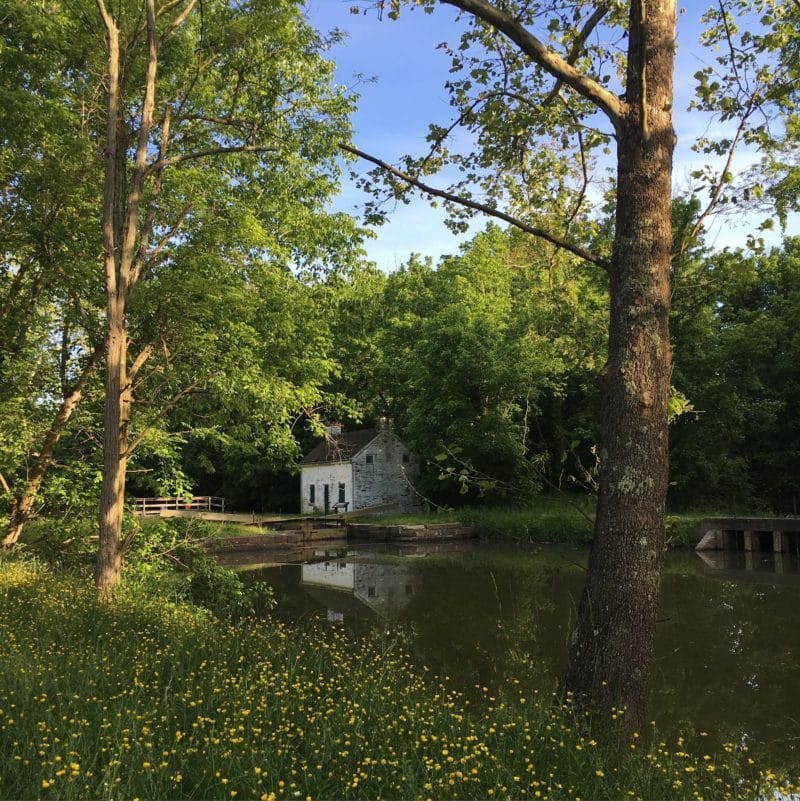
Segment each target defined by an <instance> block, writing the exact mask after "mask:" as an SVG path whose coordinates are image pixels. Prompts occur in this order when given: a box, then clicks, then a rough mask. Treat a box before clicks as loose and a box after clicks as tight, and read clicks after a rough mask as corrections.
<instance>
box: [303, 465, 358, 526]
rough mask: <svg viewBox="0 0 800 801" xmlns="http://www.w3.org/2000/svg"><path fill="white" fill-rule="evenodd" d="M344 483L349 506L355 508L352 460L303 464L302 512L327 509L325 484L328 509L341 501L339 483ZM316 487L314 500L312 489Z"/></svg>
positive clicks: (308, 512)
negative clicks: (326, 495) (326, 491)
mask: <svg viewBox="0 0 800 801" xmlns="http://www.w3.org/2000/svg"><path fill="white" fill-rule="evenodd" d="M340 484H344V499H345V502H346V503H347V508H348V509H352V508H353V470H352V466H351V464H350V462H330V463H328V464H319V465H308V466H305V465H304V466H303V468H302V470H301V471H300V512H301V513H302V514H313V513H314V512H324V511H325V486H326V485H327V486H328V493H329V495H328V510H329V511H330V510H332V509H333V505H334V504H335V503H337V502H338V501H339V485H340ZM312 485H313V487H314V500H313V502H312V501H311V489H310V487H311V486H312Z"/></svg>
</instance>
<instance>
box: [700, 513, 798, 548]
mask: <svg viewBox="0 0 800 801" xmlns="http://www.w3.org/2000/svg"><path fill="white" fill-rule="evenodd" d="M699 533H700V542H699V543H698V544H697V547H696V549H695V550H698V551H745V552H753V551H756V552H760V553H795V554H797V553H800V518H796V517H795V518H791V517H729V518H706V519H704V520H703V521H701V523H700V532H699Z"/></svg>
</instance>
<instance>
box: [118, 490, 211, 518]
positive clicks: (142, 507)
mask: <svg viewBox="0 0 800 801" xmlns="http://www.w3.org/2000/svg"><path fill="white" fill-rule="evenodd" d="M133 511H134V512H136V513H137V514H140V515H157V514H161V512H224V511H225V499H224V498H220V497H218V496H216V495H194V496H192V497H191V498H179V497H174V498H134V499H133Z"/></svg>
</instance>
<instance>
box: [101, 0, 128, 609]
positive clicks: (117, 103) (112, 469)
mask: <svg viewBox="0 0 800 801" xmlns="http://www.w3.org/2000/svg"><path fill="white" fill-rule="evenodd" d="M98 8H99V10H100V14H101V17H102V18H103V22H104V23H105V26H106V33H107V36H108V43H107V44H108V74H107V80H108V89H107V91H108V96H107V99H106V150H105V185H104V188H103V249H104V258H105V279H106V343H105V350H106V380H105V388H106V398H105V415H104V425H103V483H102V489H101V494H100V530H99V543H98V549H97V564H96V571H95V580H96V583H97V589H98V593H99V595H100V598H101V599H103V600H110V599H111V598H112V597H113V595H114V590H115V588H116V586H117V584H118V583H119V581H120V577H121V574H122V554H121V548H120V540H121V534H122V514H123V509H124V500H125V467H126V465H125V463H124V462H123V455H124V453H123V449H124V443H123V442H122V441H121V440H122V434H123V425H122V419H123V416H122V407H121V402H120V400H121V396H122V389H123V387H124V386H125V375H126V361H127V335H126V330H125V329H126V320H125V311H126V309H125V307H126V301H127V287H126V285H125V281H124V276H123V274H122V269H121V267H122V265H121V257H122V253H121V239H122V227H123V226H122V214H121V213H120V203H121V202H122V200H121V195H122V193H121V192H120V184H121V183H122V177H123V176H124V170H125V165H124V162H122V163H121V159H120V149H124V148H125V139H124V136H123V135H122V133H123V131H122V126H121V124H120V119H121V108H122V106H121V98H120V74H119V68H120V64H119V60H120V52H119V30H118V29H117V26H116V24H115V23H114V21H113V19H112V18H111V16H110V14H108V12H107V10H106V8H105V4H104V2H103V0H98Z"/></svg>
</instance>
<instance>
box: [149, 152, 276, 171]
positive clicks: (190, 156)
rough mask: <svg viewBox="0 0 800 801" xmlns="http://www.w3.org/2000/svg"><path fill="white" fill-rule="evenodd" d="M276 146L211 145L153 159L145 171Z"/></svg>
mask: <svg viewBox="0 0 800 801" xmlns="http://www.w3.org/2000/svg"><path fill="white" fill-rule="evenodd" d="M277 152H278V148H277V147H266V146H265V145H233V146H231V147H213V148H211V149H209V150H199V151H197V152H196V153H186V154H184V155H183V156H170V158H168V159H158V161H154V162H153V163H152V164H151V165H150V166H149V167H148V168H147V173H148V175H149V174H150V173H153V172H155V171H156V170H163V169H164V168H165V167H171V166H172V165H174V164H180V163H182V162H184V161H197V160H198V159H204V158H209V157H210V156H224V155H226V154H228V153H277Z"/></svg>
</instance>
